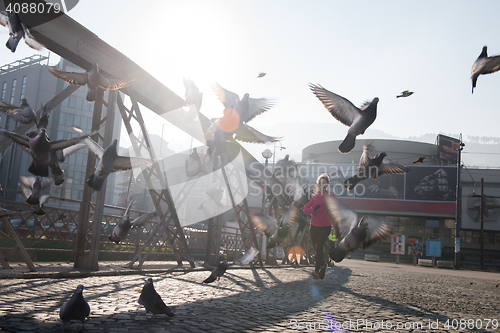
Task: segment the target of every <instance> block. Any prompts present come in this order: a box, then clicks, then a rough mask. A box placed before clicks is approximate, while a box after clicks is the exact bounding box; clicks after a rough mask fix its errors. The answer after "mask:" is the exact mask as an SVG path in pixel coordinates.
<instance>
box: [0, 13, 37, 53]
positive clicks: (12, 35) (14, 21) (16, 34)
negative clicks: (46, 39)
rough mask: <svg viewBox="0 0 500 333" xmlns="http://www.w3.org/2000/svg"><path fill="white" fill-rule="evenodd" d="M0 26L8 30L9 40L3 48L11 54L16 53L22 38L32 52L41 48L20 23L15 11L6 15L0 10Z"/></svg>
mask: <svg viewBox="0 0 500 333" xmlns="http://www.w3.org/2000/svg"><path fill="white" fill-rule="evenodd" d="M0 25H3V26H4V27H7V28H9V39H8V40H7V43H6V44H5V46H6V47H7V48H8V49H9V50H10V51H11V52H16V48H17V45H18V44H19V42H20V41H21V39H22V38H24V41H25V42H26V45H28V46H29V47H31V48H32V49H34V50H37V51H39V50H41V49H42V48H43V45H42V44H40V43H39V42H38V41H37V40H36V39H35V38H34V37H33V35H32V34H31V33H30V31H29V29H28V27H26V25H25V24H24V23H23V21H21V18H20V17H19V14H18V13H16V12H15V11H12V12H11V13H8V12H6V11H3V10H0Z"/></svg>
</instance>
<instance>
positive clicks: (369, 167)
mask: <svg viewBox="0 0 500 333" xmlns="http://www.w3.org/2000/svg"><path fill="white" fill-rule="evenodd" d="M370 156H374V149H373V141H369V142H368V143H366V144H365V145H364V146H363V153H362V154H361V158H360V159H359V167H358V170H357V171H356V174H355V175H354V176H352V177H351V178H349V179H346V180H345V181H344V187H345V188H346V189H348V190H352V189H354V186H356V184H357V183H359V182H361V181H363V180H365V179H368V178H370V177H371V178H373V179H378V178H379V177H380V176H384V175H390V174H394V173H404V172H406V171H407V169H406V167H405V166H403V165H401V164H399V163H396V162H393V161H391V160H390V159H389V158H388V157H387V154H386V153H380V154H378V155H377V156H374V157H370Z"/></svg>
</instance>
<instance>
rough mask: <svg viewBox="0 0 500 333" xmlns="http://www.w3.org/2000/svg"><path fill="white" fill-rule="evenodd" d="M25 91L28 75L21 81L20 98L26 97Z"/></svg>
mask: <svg viewBox="0 0 500 333" xmlns="http://www.w3.org/2000/svg"><path fill="white" fill-rule="evenodd" d="M25 92H26V75H25V76H23V81H22V83H21V98H20V100H22V99H23V98H24V94H25Z"/></svg>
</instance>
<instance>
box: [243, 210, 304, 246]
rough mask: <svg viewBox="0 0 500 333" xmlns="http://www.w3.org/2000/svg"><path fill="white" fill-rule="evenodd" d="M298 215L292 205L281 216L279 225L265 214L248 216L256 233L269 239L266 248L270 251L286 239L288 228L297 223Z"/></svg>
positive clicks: (297, 211) (273, 218)
mask: <svg viewBox="0 0 500 333" xmlns="http://www.w3.org/2000/svg"><path fill="white" fill-rule="evenodd" d="M298 215H299V210H298V207H297V206H296V205H293V204H292V205H290V207H289V208H288V210H287V211H286V212H285V214H284V215H283V218H282V219H281V222H280V224H279V225H278V221H277V220H276V218H275V217H273V216H270V215H267V214H254V215H250V221H251V222H252V224H253V226H254V227H255V229H257V231H259V232H261V233H262V234H264V235H266V237H267V238H268V239H269V243H268V244H267V247H266V248H268V249H272V248H273V247H275V246H276V245H279V244H281V243H282V242H283V241H284V240H285V239H286V237H287V236H288V232H289V230H290V227H291V226H293V225H294V224H295V222H297V219H298Z"/></svg>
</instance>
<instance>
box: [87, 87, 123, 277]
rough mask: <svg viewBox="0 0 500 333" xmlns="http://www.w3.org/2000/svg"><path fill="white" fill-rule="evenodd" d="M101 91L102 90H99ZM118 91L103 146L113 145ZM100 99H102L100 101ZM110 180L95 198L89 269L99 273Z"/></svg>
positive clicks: (110, 97) (111, 103)
mask: <svg viewBox="0 0 500 333" xmlns="http://www.w3.org/2000/svg"><path fill="white" fill-rule="evenodd" d="M99 90H101V89H99ZM116 94H117V92H116V91H113V90H111V91H109V92H108V103H107V108H106V117H105V121H106V122H105V125H104V137H103V141H102V146H103V147H107V146H109V145H110V144H111V141H112V139H113V125H114V119H115V103H116ZM102 97H103V95H102V94H97V96H96V101H95V103H101V104H102V103H103V99H102ZM99 98H101V99H100V100H99ZM107 183H108V179H107V178H106V179H105V180H104V183H103V184H102V188H101V190H100V191H98V192H97V194H96V198H95V208H94V223H93V224H92V239H91V240H90V252H89V260H88V265H87V266H88V269H89V270H94V271H98V270H99V262H98V258H99V245H100V243H101V229H102V216H103V213H104V200H105V199H106V188H107Z"/></svg>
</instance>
